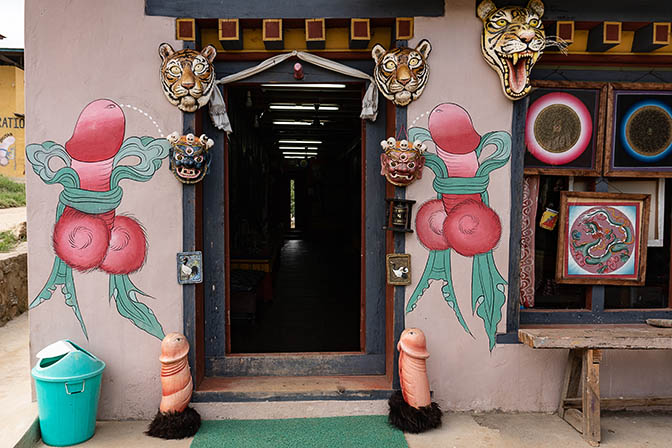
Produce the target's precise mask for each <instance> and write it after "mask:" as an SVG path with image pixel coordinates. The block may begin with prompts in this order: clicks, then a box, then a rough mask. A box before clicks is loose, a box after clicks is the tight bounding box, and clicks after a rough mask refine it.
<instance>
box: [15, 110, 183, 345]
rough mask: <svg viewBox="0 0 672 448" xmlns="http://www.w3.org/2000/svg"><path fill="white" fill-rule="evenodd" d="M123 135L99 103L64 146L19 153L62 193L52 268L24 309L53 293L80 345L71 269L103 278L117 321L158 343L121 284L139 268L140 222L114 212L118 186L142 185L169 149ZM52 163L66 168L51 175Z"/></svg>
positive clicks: (150, 315)
mask: <svg viewBox="0 0 672 448" xmlns="http://www.w3.org/2000/svg"><path fill="white" fill-rule="evenodd" d="M125 129H126V118H125V116H124V113H123V111H122V110H121V107H120V106H119V105H118V104H116V103H115V102H114V101H111V100H107V99H99V100H96V101H93V102H91V103H89V104H88V105H87V106H86V107H85V108H84V109H83V110H82V112H81V113H80V115H79V118H78V119H77V122H76V123H75V128H74V131H73V133H72V137H70V139H69V140H68V141H67V142H66V143H65V145H60V144H58V143H55V142H53V141H46V142H44V143H42V144H30V145H28V146H27V147H26V157H27V159H28V161H29V162H30V164H31V165H32V167H33V171H34V172H35V173H36V174H37V175H38V176H39V177H40V178H41V179H42V181H43V182H44V183H46V184H48V185H52V184H61V185H62V186H63V191H62V192H61V194H60V196H59V200H58V204H57V206H56V222H55V224H54V230H53V246H54V252H55V257H54V264H53V268H52V270H51V274H50V275H49V278H48V279H47V282H46V283H45V285H44V287H43V288H42V290H41V291H40V293H39V294H38V295H37V297H36V298H35V299H34V300H33V301H32V302H31V304H30V307H31V308H34V307H36V306H38V305H40V304H41V303H42V302H44V301H46V300H49V299H51V297H52V294H53V293H54V291H55V290H56V288H57V287H58V286H60V291H61V293H62V294H63V297H64V298H65V303H66V305H68V306H69V307H71V308H72V310H73V312H74V314H75V316H76V317H77V320H78V321H79V324H80V326H81V328H82V332H83V333H84V335H85V336H86V337H87V339H88V332H87V329H86V325H85V324H84V318H83V317H82V314H81V311H80V308H79V304H78V302H77V293H76V290H75V281H74V278H73V274H72V270H73V269H74V270H76V271H79V272H82V273H86V272H89V271H91V270H96V269H97V270H101V271H103V272H106V273H108V274H109V276H110V277H109V294H108V297H109V299H110V300H112V299H114V301H115V303H116V305H117V310H118V312H119V314H120V315H122V316H123V317H125V318H127V319H129V320H130V321H131V322H133V324H134V325H136V326H137V327H138V328H140V329H141V330H144V331H146V332H147V333H149V334H151V335H152V336H155V337H157V338H159V339H163V337H164V336H165V335H164V332H163V328H162V326H161V324H160V323H159V321H158V319H157V318H156V316H155V315H154V312H153V311H152V310H151V308H149V307H148V306H147V305H145V304H144V303H142V302H141V301H139V300H138V295H141V296H146V297H148V295H147V294H145V293H144V292H142V291H141V290H140V289H138V287H137V286H135V285H134V284H133V282H131V280H130V279H129V277H128V276H129V274H132V273H133V272H136V271H138V270H140V269H141V268H142V266H143V265H144V263H145V260H146V257H147V235H146V234H145V230H144V229H143V227H142V225H141V224H140V222H138V221H137V220H136V219H135V218H132V217H130V216H125V215H121V214H118V213H117V208H118V207H119V206H120V205H121V201H122V197H123V190H122V188H121V186H120V185H119V182H120V181H121V180H123V179H129V180H133V181H136V182H147V181H149V180H150V179H151V178H152V176H153V175H154V173H155V172H156V171H157V170H158V169H159V168H160V167H161V160H162V159H163V158H165V157H166V156H167V155H168V151H169V149H170V143H169V142H168V141H167V140H166V139H163V138H161V139H155V138H152V137H128V138H126V139H124V134H125ZM53 159H60V160H61V161H62V163H65V166H64V167H62V168H60V169H58V170H57V171H53V170H52V169H51V167H50V162H51V161H52V160H53ZM122 161H123V164H122ZM133 161H135V164H133ZM129 163H131V164H129Z"/></svg>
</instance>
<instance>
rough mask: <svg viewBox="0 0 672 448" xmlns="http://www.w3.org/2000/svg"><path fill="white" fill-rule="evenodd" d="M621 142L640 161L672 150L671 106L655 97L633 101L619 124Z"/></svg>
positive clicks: (661, 157)
mask: <svg viewBox="0 0 672 448" xmlns="http://www.w3.org/2000/svg"><path fill="white" fill-rule="evenodd" d="M620 135H621V142H622V143H623V146H624V147H625V150H626V151H627V152H628V154H629V155H630V156H632V157H634V158H635V159H637V160H639V161H640V162H645V163H651V162H656V161H658V160H661V159H663V158H665V157H667V156H668V155H670V152H671V151H672V110H671V109H670V107H669V106H667V105H666V104H663V103H662V102H659V101H656V100H644V101H640V102H638V103H636V104H634V105H633V106H632V107H631V108H630V109H629V110H628V111H627V112H626V114H625V116H624V118H623V120H622V121H621V126H620Z"/></svg>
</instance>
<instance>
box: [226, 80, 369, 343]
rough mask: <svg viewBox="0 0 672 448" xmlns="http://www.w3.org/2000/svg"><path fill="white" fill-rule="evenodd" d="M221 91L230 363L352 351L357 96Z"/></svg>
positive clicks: (358, 261) (328, 91)
mask: <svg viewBox="0 0 672 448" xmlns="http://www.w3.org/2000/svg"><path fill="white" fill-rule="evenodd" d="M320 86H321V87H315V86H313V87H311V86H307V87H306V85H305V84H302V85H301V87H291V86H290V87H275V86H273V85H272V84H270V85H269V84H261V85H259V84H256V85H246V86H238V87H231V88H229V89H228V99H229V105H228V109H229V110H230V111H231V112H230V117H231V123H232V126H233V130H234V132H233V133H232V134H231V135H230V136H229V158H228V163H229V179H228V189H229V226H230V227H229V229H230V230H229V242H230V248H231V249H230V263H229V278H230V291H231V295H230V297H231V298H230V308H229V309H230V316H231V327H230V341H231V353H283V352H285V353H289V352H336V351H340V352H342V351H359V350H360V321H361V318H362V316H361V308H362V306H361V303H362V302H361V296H362V294H361V285H362V278H361V277H362V276H361V266H362V257H361V232H362V228H361V205H362V202H361V197H362V190H361V185H362V182H361V178H362V163H361V130H362V128H361V120H360V119H359V112H360V104H361V94H362V91H361V85H359V84H353V85H346V84H333V85H326V86H325V85H320Z"/></svg>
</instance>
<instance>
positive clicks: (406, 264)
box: [385, 254, 411, 286]
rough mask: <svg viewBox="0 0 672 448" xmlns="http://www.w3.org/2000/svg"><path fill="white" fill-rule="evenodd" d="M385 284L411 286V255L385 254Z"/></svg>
mask: <svg viewBox="0 0 672 448" xmlns="http://www.w3.org/2000/svg"><path fill="white" fill-rule="evenodd" d="M385 258H386V260H387V283H388V284H389V285H397V286H406V285H410V284H411V255H410V254H387V256H386V257H385Z"/></svg>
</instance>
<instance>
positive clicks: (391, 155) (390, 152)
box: [380, 137, 426, 187]
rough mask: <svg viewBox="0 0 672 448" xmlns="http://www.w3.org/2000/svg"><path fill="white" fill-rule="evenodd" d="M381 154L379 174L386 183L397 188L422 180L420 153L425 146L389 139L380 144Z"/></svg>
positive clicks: (421, 157)
mask: <svg viewBox="0 0 672 448" xmlns="http://www.w3.org/2000/svg"><path fill="white" fill-rule="evenodd" d="M380 146H382V147H383V153H382V154H381V155H380V174H381V175H383V176H385V178H386V179H387V181H388V182H389V183H391V184H393V185H396V186H398V187H405V186H407V185H410V184H412V183H413V182H414V181H415V180H416V179H420V178H422V168H423V167H424V166H425V156H423V155H422V152H423V151H424V150H425V149H426V146H425V145H424V144H423V143H422V142H420V141H416V142H413V143H410V142H408V141H406V140H396V139H395V138H394V137H390V138H388V139H387V140H383V141H382V142H380Z"/></svg>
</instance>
